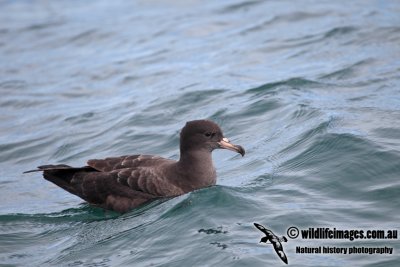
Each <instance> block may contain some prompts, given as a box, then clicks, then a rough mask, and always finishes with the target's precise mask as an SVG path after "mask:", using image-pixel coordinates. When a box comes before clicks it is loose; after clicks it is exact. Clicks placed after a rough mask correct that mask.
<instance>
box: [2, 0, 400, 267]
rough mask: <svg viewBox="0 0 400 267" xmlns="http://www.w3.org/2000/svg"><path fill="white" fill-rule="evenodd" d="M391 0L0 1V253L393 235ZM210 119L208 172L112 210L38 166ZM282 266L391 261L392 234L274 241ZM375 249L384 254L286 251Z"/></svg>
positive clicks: (224, 246) (158, 150)
mask: <svg viewBox="0 0 400 267" xmlns="http://www.w3.org/2000/svg"><path fill="white" fill-rule="evenodd" d="M399 14H400V2H399V1H384V0H376V1H365V0H356V1H346V2H345V1H317V0H309V1H307V0H304V1H278V0H276V1H243V0H241V1H198V0H189V1H187V0H185V1H183V0H178V1H158V0H154V1H66V0H57V1H45V0H42V1H40V0H30V1H28V0H21V1H10V0H5V1H1V2H0V74H1V75H0V203H1V204H0V266H268V265H272V266H283V265H285V264H284V263H283V262H282V261H281V260H280V259H279V257H278V256H277V254H276V253H275V251H274V249H273V247H272V245H271V244H263V243H259V241H260V238H261V237H262V236H263V233H261V232H260V231H258V230H257V229H256V228H255V227H254V226H253V223H254V222H257V223H260V224H262V225H264V226H265V227H267V228H268V229H271V230H272V231H273V232H274V233H275V234H276V235H277V236H283V235H284V236H286V237H288V233H287V230H288V228H289V227H292V226H296V227H297V228H299V229H308V228H317V227H323V228H325V227H329V228H330V229H333V228H337V229H348V230H351V229H364V230H375V229H383V230H390V229H394V230H400V229H399V228H400V227H399V222H400V213H399V211H398V210H399V208H400V199H399V198H400V197H399V196H400V179H399V178H400V124H399V122H400V16H399ZM200 118H208V119H212V120H214V121H216V122H217V123H219V124H220V125H221V127H222V129H223V130H224V133H225V135H226V136H227V137H228V138H230V139H231V140H232V142H234V143H237V144H240V145H242V146H243V147H244V148H245V149H246V151H247V154H246V155H245V157H243V158H242V157H240V155H237V154H235V153H232V152H229V151H215V152H214V154H213V158H214V162H215V165H216V168H217V172H218V181H217V185H216V186H214V187H211V188H205V189H202V190H198V191H195V192H191V193H189V194H186V195H183V196H180V197H177V198H174V199H170V200H167V201H159V202H153V203H151V204H149V205H146V206H142V207H140V208H138V209H135V210H133V211H132V212H129V213H126V214H123V215H120V214H117V213H114V212H110V211H103V210H101V209H98V208H94V207H91V206H89V205H87V204H85V203H84V202H83V201H82V200H81V199H79V198H78V197H75V196H73V195H71V194H69V193H67V192H65V191H63V190H62V189H59V188H57V187H56V186H55V185H53V184H51V183H49V182H47V181H45V180H44V179H42V177H41V175H40V174H39V173H34V174H29V175H28V174H22V172H23V171H26V170H30V169H32V168H34V167H36V166H38V165H41V164H47V163H66V164H70V165H76V166H82V165H84V164H85V161H86V160H87V159H90V158H102V157H106V156H119V155H125V154H136V153H146V154H157V155H161V156H164V157H168V158H172V159H177V158H178V157H179V154H178V153H179V151H178V144H179V131H180V129H181V127H182V126H183V125H184V124H185V122H186V121H189V120H193V119H200ZM282 245H283V250H284V251H285V253H286V255H287V258H288V260H289V265H291V266H400V244H399V241H398V239H396V240H389V239H384V240H382V239H381V240H377V239H373V240H371V239H361V240H360V239H358V240H354V241H349V240H334V239H324V240H323V239H320V240H305V239H302V238H300V237H298V238H296V239H291V238H289V237H288V242H284V243H282ZM299 246H301V247H317V246H330V247H341V248H350V247H389V248H393V249H394V250H393V253H392V254H382V255H381V254H371V255H370V254H363V253H356V254H350V255H349V254H327V253H299V252H297V251H296V249H297V247H299Z"/></svg>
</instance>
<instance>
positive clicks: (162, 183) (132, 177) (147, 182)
mask: <svg viewBox="0 0 400 267" xmlns="http://www.w3.org/2000/svg"><path fill="white" fill-rule="evenodd" d="M111 173H113V174H115V175H116V176H117V181H118V183H119V184H121V185H124V186H127V187H129V188H131V189H133V190H137V191H141V192H145V193H148V194H151V195H154V196H165V197H169V196H171V197H172V196H179V195H182V194H184V193H185V192H184V191H183V190H182V189H181V188H180V187H178V186H176V185H174V184H173V183H172V182H171V181H169V180H168V179H167V178H166V176H165V175H164V174H163V173H161V172H158V171H157V169H154V168H149V167H138V168H125V169H118V170H115V171H112V172H111Z"/></svg>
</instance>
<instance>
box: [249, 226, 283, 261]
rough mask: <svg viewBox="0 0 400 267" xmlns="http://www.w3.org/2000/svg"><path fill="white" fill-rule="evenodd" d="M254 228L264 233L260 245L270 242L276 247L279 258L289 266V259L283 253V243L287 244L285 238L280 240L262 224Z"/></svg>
mask: <svg viewBox="0 0 400 267" xmlns="http://www.w3.org/2000/svg"><path fill="white" fill-rule="evenodd" d="M254 226H255V227H257V229H258V230H260V231H261V232H263V233H264V234H265V236H264V237H263V238H261V240H260V243H261V242H262V243H267V242H268V241H269V242H270V243H271V244H272V245H273V246H274V249H275V252H276V254H278V256H279V258H280V259H281V260H282V261H283V262H284V263H286V264H288V259H287V257H286V254H285V252H284V251H283V247H282V244H281V242H287V239H286V237H285V236H282V237H281V238H279V237H278V236H276V235H275V234H274V233H273V232H272V231H271V230H269V229H267V228H265V227H264V226H262V225H261V224H258V223H254Z"/></svg>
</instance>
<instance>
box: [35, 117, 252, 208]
mask: <svg viewBox="0 0 400 267" xmlns="http://www.w3.org/2000/svg"><path fill="white" fill-rule="evenodd" d="M217 148H223V149H228V150H232V151H234V152H237V153H239V154H241V155H242V156H244V154H245V151H244V149H243V147H241V146H239V145H234V144H232V143H231V142H230V141H229V140H228V139H227V138H225V137H224V135H223V134H222V130H221V128H220V127H219V126H218V125H217V124H216V123H214V122H212V121H209V120H195V121H189V122H187V123H186V125H185V127H183V128H182V131H181V134H180V159H179V160H178V161H175V160H171V159H165V158H162V157H158V156H151V155H131V156H122V157H112V158H106V159H91V160H89V161H88V162H87V165H86V166H83V167H77V168H76V167H71V166H68V165H65V164H59V165H43V166H39V167H38V168H37V169H35V170H31V171H27V172H37V171H43V177H44V178H45V179H46V180H48V181H50V182H52V183H54V184H56V185H58V186H59V187H61V188H63V189H64V190H66V191H68V192H69V193H71V194H74V195H76V196H78V197H80V198H82V199H83V200H85V201H87V202H89V203H90V204H92V205H95V206H99V207H102V208H104V209H110V210H115V211H117V212H121V213H122V212H127V211H129V210H131V209H133V208H135V207H138V206H140V205H142V204H144V203H146V202H148V201H151V200H155V199H157V198H162V197H175V196H179V195H182V194H185V193H188V192H190V191H193V190H196V189H200V188H204V187H208V186H211V185H214V184H215V183H216V171H215V168H214V165H213V161H212V157H211V152H212V151H213V150H214V149H217Z"/></svg>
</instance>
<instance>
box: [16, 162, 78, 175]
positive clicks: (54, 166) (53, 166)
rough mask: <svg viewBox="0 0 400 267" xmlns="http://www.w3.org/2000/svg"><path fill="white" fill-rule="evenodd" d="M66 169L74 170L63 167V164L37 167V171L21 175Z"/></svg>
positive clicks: (69, 167) (67, 166) (66, 166)
mask: <svg viewBox="0 0 400 267" xmlns="http://www.w3.org/2000/svg"><path fill="white" fill-rule="evenodd" d="M66 169H74V168H73V167H71V166H69V165H65V164H58V165H42V166H38V167H37V169H34V170H29V171H25V172H23V173H30V172H41V171H47V170H66Z"/></svg>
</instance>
